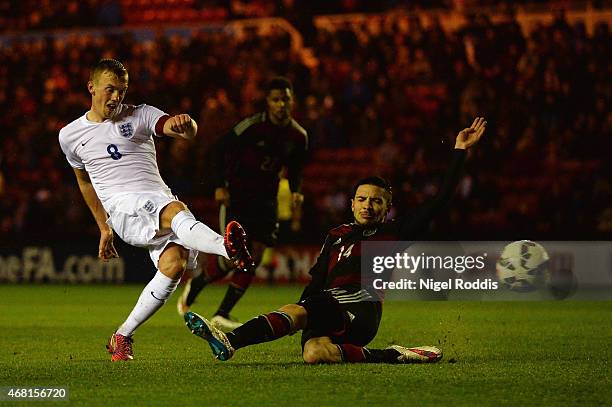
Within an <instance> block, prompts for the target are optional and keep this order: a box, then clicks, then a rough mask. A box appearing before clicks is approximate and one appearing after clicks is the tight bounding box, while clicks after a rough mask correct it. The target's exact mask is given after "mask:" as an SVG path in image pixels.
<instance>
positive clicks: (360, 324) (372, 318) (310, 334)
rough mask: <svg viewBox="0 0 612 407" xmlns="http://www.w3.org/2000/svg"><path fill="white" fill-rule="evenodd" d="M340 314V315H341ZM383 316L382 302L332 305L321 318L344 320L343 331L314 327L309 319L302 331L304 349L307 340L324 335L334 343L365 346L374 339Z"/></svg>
mask: <svg viewBox="0 0 612 407" xmlns="http://www.w3.org/2000/svg"><path fill="white" fill-rule="evenodd" d="M339 314H340V315H339ZM381 317H382V304H381V303H380V302H374V301H360V302H350V303H344V304H340V303H337V305H336V306H333V307H330V309H329V312H327V313H326V314H324V316H321V317H320V318H330V319H338V318H341V319H343V320H344V330H343V332H341V333H338V332H330V330H321V329H317V328H313V327H312V326H311V325H312V324H311V322H310V321H308V323H307V324H306V327H305V328H304V330H303V331H302V349H304V345H305V344H306V341H308V340H309V339H311V338H318V337H322V336H327V337H330V338H331V340H332V342H333V343H336V344H341V343H350V344H353V345H357V346H365V345H367V344H368V343H370V342H371V341H372V339H374V337H375V336H376V333H377V332H378V326H379V325H380V319H381Z"/></svg>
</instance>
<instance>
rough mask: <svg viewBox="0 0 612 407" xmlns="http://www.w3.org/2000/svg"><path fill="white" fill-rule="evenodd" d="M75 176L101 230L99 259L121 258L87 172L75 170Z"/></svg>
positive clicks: (104, 212)
mask: <svg viewBox="0 0 612 407" xmlns="http://www.w3.org/2000/svg"><path fill="white" fill-rule="evenodd" d="M74 174H75V175H76V179H77V183H78V184H79V189H80V190H81V194H83V199H85V203H86V204H87V206H88V207H89V210H90V211H91V214H92V215H93V217H94V219H95V220H96V224H97V225H98V228H99V229H100V244H99V246H98V257H99V258H100V259H101V260H103V261H108V260H109V259H112V258H115V257H119V255H118V254H117V250H116V249H115V245H114V244H113V229H112V228H111V227H110V226H108V224H107V223H106V211H105V210H104V207H103V206H102V202H100V199H99V198H98V195H97V194H96V191H95V190H94V188H93V185H92V184H91V180H90V179H89V175H88V174H87V171H85V170H80V169H77V168H74Z"/></svg>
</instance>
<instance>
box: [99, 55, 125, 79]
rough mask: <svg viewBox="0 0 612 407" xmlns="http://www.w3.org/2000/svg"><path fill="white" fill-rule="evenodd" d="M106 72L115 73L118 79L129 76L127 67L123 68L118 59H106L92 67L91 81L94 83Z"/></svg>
mask: <svg viewBox="0 0 612 407" xmlns="http://www.w3.org/2000/svg"><path fill="white" fill-rule="evenodd" d="M106 71H108V72H112V73H114V74H115V75H117V78H123V77H126V76H127V74H128V71H127V69H125V66H123V64H122V63H121V62H119V61H117V60H116V59H111V58H106V59H101V60H99V61H98V63H96V64H95V65H94V66H93V67H92V69H91V73H90V74H89V80H90V81H93V80H94V78H96V77H97V76H98V75H100V74H101V73H102V72H106Z"/></svg>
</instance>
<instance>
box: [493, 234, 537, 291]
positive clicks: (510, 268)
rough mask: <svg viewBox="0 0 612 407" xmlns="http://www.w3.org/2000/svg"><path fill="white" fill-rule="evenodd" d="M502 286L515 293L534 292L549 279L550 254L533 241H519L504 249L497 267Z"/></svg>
mask: <svg viewBox="0 0 612 407" xmlns="http://www.w3.org/2000/svg"><path fill="white" fill-rule="evenodd" d="M495 268H496V270H497V278H498V279H499V282H500V283H501V284H502V286H504V287H507V288H509V289H511V290H514V291H520V292H527V291H533V290H535V289H537V288H540V287H541V286H543V285H544V283H545V281H546V279H547V277H548V253H546V250H545V249H544V247H542V245H540V244H538V243H536V242H532V241H531V240H519V241H516V242H512V243H510V244H508V245H507V246H506V247H504V250H502V252H501V255H500V257H499V260H497V263H496V265H495Z"/></svg>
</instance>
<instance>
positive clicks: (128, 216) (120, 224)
mask: <svg viewBox="0 0 612 407" xmlns="http://www.w3.org/2000/svg"><path fill="white" fill-rule="evenodd" d="M176 200H177V198H176V197H175V196H173V195H172V194H170V193H164V192H162V191H160V192H135V193H126V194H121V195H119V196H117V197H115V198H112V199H111V200H110V201H109V202H107V204H106V205H105V207H106V208H107V211H108V215H109V216H108V219H107V221H106V223H107V224H108V225H109V226H110V227H112V228H113V230H114V231H115V233H117V234H118V235H119V237H120V238H121V239H122V240H123V241H124V242H126V243H127V244H130V245H132V246H136V247H144V248H146V249H149V256H151V260H152V261H153V264H154V265H155V267H158V263H159V256H161V254H162V252H163V251H164V249H165V248H166V246H168V244H169V243H175V244H178V245H180V246H183V247H185V248H186V249H187V250H189V258H188V260H187V268H188V269H191V270H193V269H195V268H196V266H197V264H198V262H197V258H198V251H197V250H194V249H189V248H187V247H186V246H185V245H184V244H183V242H182V241H181V239H179V238H178V236H177V235H175V234H174V232H172V231H169V232H168V233H164V234H160V230H159V213H160V212H161V210H162V209H163V208H165V207H166V205H168V204H169V203H170V202H172V201H176Z"/></svg>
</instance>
